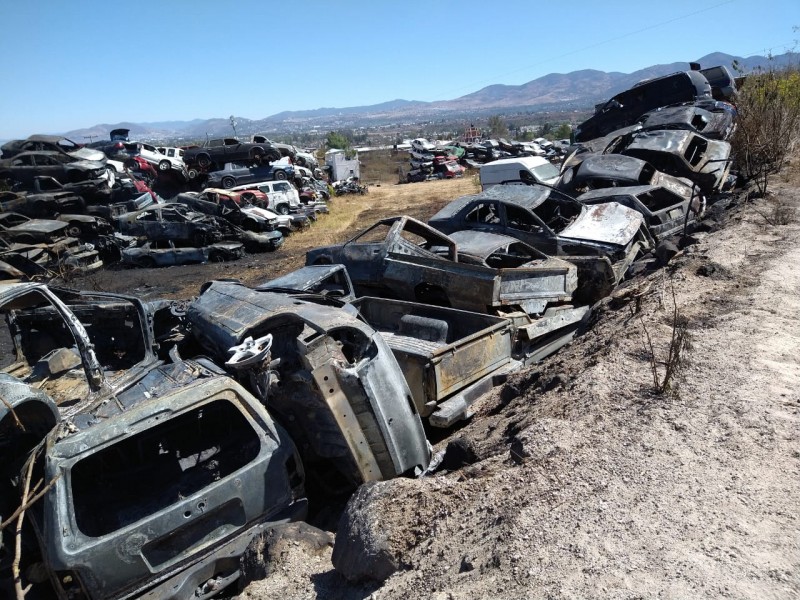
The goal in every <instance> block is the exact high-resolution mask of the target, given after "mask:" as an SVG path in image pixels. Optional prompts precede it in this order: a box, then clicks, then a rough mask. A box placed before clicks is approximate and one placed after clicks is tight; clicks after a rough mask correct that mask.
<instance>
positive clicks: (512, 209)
mask: <svg viewBox="0 0 800 600" xmlns="http://www.w3.org/2000/svg"><path fill="white" fill-rule="evenodd" d="M428 223H429V224H430V225H431V226H432V227H434V228H436V229H438V230H439V231H442V232H444V233H452V232H454V231H460V230H473V231H486V232H490V233H501V234H504V235H509V236H512V237H514V238H516V239H519V240H521V241H523V242H526V243H527V244H530V245H531V246H533V247H534V248H536V249H537V250H539V251H541V252H544V253H545V254H547V255H548V256H556V257H562V258H564V259H565V260H568V261H570V262H572V263H574V264H575V265H576V266H577V267H578V282H579V283H578V286H579V287H578V289H577V290H576V295H575V297H576V299H578V300H580V301H587V302H594V301H596V300H599V299H600V298H602V297H604V296H606V295H607V294H608V293H609V292H610V291H611V289H612V288H613V287H614V286H615V285H616V284H617V283H619V281H620V280H621V279H622V278H623V277H624V276H625V273H626V272H627V270H628V267H629V266H630V265H631V264H632V263H633V261H634V260H635V259H636V258H637V257H638V256H639V255H640V254H643V253H646V252H648V251H649V250H650V249H651V248H652V247H653V239H652V237H651V235H650V233H649V232H648V231H647V227H646V226H645V224H644V218H643V217H642V215H641V214H639V213H638V212H636V211H634V210H632V209H630V208H628V207H626V206H622V205H621V204H618V203H615V202H611V203H607V204H600V205H597V206H586V205H584V204H582V203H580V202H578V201H577V200H575V199H574V198H571V197H570V196H568V195H566V194H564V193H562V192H559V191H557V190H554V189H552V188H550V187H547V186H543V185H537V184H533V185H497V186H493V187H491V188H489V189H488V190H486V191H484V192H481V193H480V194H474V195H468V196H462V197H461V198H456V199H455V200H453V201H452V202H451V203H450V204H448V205H447V206H445V207H444V208H443V209H442V210H440V211H439V212H438V213H436V214H435V215H434V216H433V217H431V219H430V220H429V221H428Z"/></svg>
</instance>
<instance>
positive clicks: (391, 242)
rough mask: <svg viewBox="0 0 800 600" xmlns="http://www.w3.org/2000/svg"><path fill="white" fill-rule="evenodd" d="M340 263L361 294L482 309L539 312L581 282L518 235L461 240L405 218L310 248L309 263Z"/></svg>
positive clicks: (561, 299)
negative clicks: (345, 268)
mask: <svg viewBox="0 0 800 600" xmlns="http://www.w3.org/2000/svg"><path fill="white" fill-rule="evenodd" d="M460 244H461V245H463V246H464V249H465V252H462V251H461V249H460ZM337 263H338V264H343V265H345V266H346V267H347V271H348V272H349V273H350V277H351V278H352V279H353V283H354V284H355V288H356V292H357V293H358V294H359V295H375V296H384V297H389V298H395V299H398V300H407V301H414V302H422V303H425V304H434V305H439V306H451V307H453V308H460V309H463V310H472V311H477V312H492V311H495V310H498V309H502V308H508V307H512V306H518V307H521V308H522V310H524V311H526V312H527V313H529V314H531V315H537V314H540V313H542V312H543V311H544V310H545V309H546V308H547V307H548V306H549V305H551V304H558V303H563V302H569V301H570V300H571V299H572V292H573V291H574V290H575V288H576V286H577V274H576V269H575V267H574V266H572V265H570V264H569V263H567V262H566V261H563V260H559V259H556V258H550V257H548V256H546V255H544V254H543V253H541V252H539V251H537V250H535V249H533V248H531V247H530V246H528V245H527V244H524V243H520V242H519V241H518V240H516V239H514V238H511V237H507V236H502V235H497V234H480V233H477V232H476V233H474V234H473V235H466V236H462V237H461V238H459V240H458V241H456V240H455V239H453V238H451V237H448V236H446V235H443V234H442V233H441V232H439V231H436V230H435V229H433V228H431V227H429V226H428V225H425V224H424V223H421V222H420V221H417V220H416V219H413V218H411V217H405V216H404V217H392V218H389V219H382V220H381V221H378V222H377V223H376V224H375V225H373V226H372V227H370V228H369V229H367V230H365V231H363V232H362V233H360V234H358V235H357V236H355V237H354V238H352V239H350V240H348V241H347V242H345V243H344V244H342V245H339V246H328V247H324V248H315V249H314V250H310V251H309V252H307V253H306V264H307V265H314V264H337Z"/></svg>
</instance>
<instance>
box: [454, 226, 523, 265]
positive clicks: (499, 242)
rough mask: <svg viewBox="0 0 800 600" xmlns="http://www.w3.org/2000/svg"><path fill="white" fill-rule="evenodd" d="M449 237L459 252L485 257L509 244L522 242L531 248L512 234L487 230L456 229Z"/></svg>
mask: <svg viewBox="0 0 800 600" xmlns="http://www.w3.org/2000/svg"><path fill="white" fill-rule="evenodd" d="M448 237H449V238H450V239H452V240H453V241H455V243H456V245H457V246H458V251H459V253H464V254H470V255H472V256H478V257H480V258H484V259H485V258H487V257H489V256H491V255H492V253H493V252H495V251H497V250H498V249H500V248H503V247H505V246H508V245H509V244H522V245H523V246H526V247H528V248H530V247H529V246H528V245H527V244H525V243H524V242H521V241H519V240H518V239H516V238H513V237H511V236H508V235H502V234H499V233H490V232H487V231H473V230H462V231H455V232H453V233H451V234H449V235H448ZM530 249H531V253H532V254H535V253H536V252H535V251H534V250H533V249H532V248H530Z"/></svg>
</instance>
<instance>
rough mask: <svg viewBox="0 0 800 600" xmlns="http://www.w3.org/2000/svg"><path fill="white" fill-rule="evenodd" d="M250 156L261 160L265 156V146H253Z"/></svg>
mask: <svg viewBox="0 0 800 600" xmlns="http://www.w3.org/2000/svg"><path fill="white" fill-rule="evenodd" d="M250 158H252V159H253V160H255V161H258V162H261V160H262V159H263V158H264V149H263V148H253V149H252V150H250Z"/></svg>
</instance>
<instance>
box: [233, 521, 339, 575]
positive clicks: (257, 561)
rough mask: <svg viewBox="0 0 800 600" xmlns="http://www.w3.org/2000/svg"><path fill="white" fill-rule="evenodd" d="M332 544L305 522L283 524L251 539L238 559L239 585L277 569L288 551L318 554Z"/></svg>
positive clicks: (325, 534)
mask: <svg viewBox="0 0 800 600" xmlns="http://www.w3.org/2000/svg"><path fill="white" fill-rule="evenodd" d="M332 545H333V535H331V534H330V533H328V532H327V531H322V530H321V529H317V528H316V527H312V526H311V525H309V524H308V523H283V524H280V525H276V526H275V527H273V528H271V529H268V530H267V531H265V532H264V533H262V534H261V535H259V536H256V537H255V538H253V541H252V542H250V545H249V546H247V550H245V552H244V554H242V556H241V558H240V559H239V566H240V569H241V572H242V574H241V578H240V582H241V585H242V586H245V585H247V584H248V583H249V582H251V581H256V580H259V579H264V578H265V577H267V576H268V575H269V574H270V573H272V572H273V571H275V570H276V569H278V568H280V563H281V562H282V561H283V559H284V557H285V556H286V555H287V554H288V553H289V552H290V551H293V552H297V551H299V552H305V553H307V554H312V555H316V556H319V555H320V554H321V553H322V552H323V551H324V550H325V549H326V548H328V547H330V546H332Z"/></svg>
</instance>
